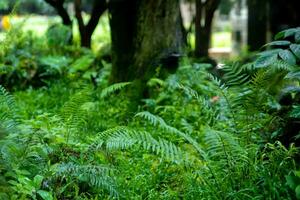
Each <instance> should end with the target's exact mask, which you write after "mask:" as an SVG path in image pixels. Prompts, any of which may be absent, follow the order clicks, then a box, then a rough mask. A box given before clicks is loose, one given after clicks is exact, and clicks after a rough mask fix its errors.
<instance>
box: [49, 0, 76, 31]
mask: <svg viewBox="0 0 300 200" xmlns="http://www.w3.org/2000/svg"><path fill="white" fill-rule="evenodd" d="M45 2H47V3H48V4H49V5H51V6H52V7H53V8H54V9H55V10H56V12H57V14H58V15H59V16H60V17H61V19H62V22H63V24H64V25H66V26H72V20H71V18H70V16H69V14H68V12H67V10H66V9H65V8H64V2H65V1H64V0H45Z"/></svg>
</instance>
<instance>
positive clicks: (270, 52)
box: [257, 49, 282, 56]
mask: <svg viewBox="0 0 300 200" xmlns="http://www.w3.org/2000/svg"><path fill="white" fill-rule="evenodd" d="M281 50H282V49H271V50H266V51H263V52H260V53H258V54H257V55H259V56H272V55H274V56H275V55H277V54H278V53H279V52H280V51H281Z"/></svg>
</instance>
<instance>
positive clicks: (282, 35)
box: [275, 28, 299, 40]
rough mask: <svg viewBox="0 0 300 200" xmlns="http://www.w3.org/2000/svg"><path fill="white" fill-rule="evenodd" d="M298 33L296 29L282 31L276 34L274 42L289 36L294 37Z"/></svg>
mask: <svg viewBox="0 0 300 200" xmlns="http://www.w3.org/2000/svg"><path fill="white" fill-rule="evenodd" d="M298 31H299V29H298V28H290V29H287V30H284V31H281V32H279V33H277V34H276V36H275V40H278V39H282V38H287V37H289V36H292V35H295V34H296V33H297V32H298Z"/></svg>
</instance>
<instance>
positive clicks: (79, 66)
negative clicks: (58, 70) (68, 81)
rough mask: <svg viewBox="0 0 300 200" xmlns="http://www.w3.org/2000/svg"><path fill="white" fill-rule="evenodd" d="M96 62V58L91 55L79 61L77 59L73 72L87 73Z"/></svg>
mask: <svg viewBox="0 0 300 200" xmlns="http://www.w3.org/2000/svg"><path fill="white" fill-rule="evenodd" d="M93 62H94V57H93V56H91V55H86V56H83V57H81V58H79V59H77V60H76V61H75V62H74V63H73V64H72V65H71V69H70V70H71V72H77V71H86V70H87V69H88V68H89V67H90V66H91V65H92V63H93Z"/></svg>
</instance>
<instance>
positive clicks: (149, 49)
mask: <svg viewBox="0 0 300 200" xmlns="http://www.w3.org/2000/svg"><path fill="white" fill-rule="evenodd" d="M109 10H110V13H111V19H110V25H111V37H112V59H113V63H112V64H113V67H112V74H111V82H123V81H132V80H137V79H138V80H141V81H142V82H146V81H147V80H148V79H149V77H151V76H153V74H154V73H155V67H157V66H159V65H160V64H162V63H164V61H166V60H168V59H170V60H172V59H174V60H176V57H177V56H178V54H180V53H181V47H182V41H183V40H182V29H181V23H180V9H179V2H178V1H177V0H152V1H149V0H112V1H111V2H110V6H109ZM177 59H178V57H177ZM175 63H176V62H175ZM168 67H171V66H168Z"/></svg>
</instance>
